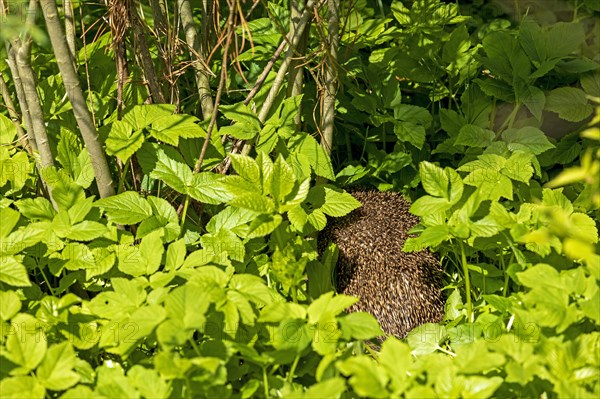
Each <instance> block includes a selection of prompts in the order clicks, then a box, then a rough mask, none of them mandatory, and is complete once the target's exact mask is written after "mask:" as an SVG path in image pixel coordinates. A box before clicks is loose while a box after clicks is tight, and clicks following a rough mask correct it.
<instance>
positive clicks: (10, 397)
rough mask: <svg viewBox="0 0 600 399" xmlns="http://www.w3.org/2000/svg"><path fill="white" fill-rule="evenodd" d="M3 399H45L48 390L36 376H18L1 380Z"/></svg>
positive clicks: (0, 390)
mask: <svg viewBox="0 0 600 399" xmlns="http://www.w3.org/2000/svg"><path fill="white" fill-rule="evenodd" d="M0 392H1V393H2V398H3V399H23V398H27V399H44V397H45V395H46V390H45V389H44V386H43V385H41V384H40V383H39V382H38V380H37V379H36V378H35V377H29V376H18V377H9V378H3V379H2V380H1V381H0Z"/></svg>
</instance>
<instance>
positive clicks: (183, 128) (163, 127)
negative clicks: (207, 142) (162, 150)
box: [150, 114, 206, 147]
mask: <svg viewBox="0 0 600 399" xmlns="http://www.w3.org/2000/svg"><path fill="white" fill-rule="evenodd" d="M196 122H199V119H198V118H196V117H195V116H192V115H185V114H184V115H181V114H175V115H167V116H163V117H161V118H159V119H157V120H155V121H154V122H152V129H150V134H151V135H152V136H154V137H156V139H158V140H160V141H164V142H165V143H168V144H171V145H173V146H175V147H177V146H178V145H179V138H180V137H182V138H197V137H206V131H205V130H204V129H203V128H202V127H200V125H198V124H197V123H196Z"/></svg>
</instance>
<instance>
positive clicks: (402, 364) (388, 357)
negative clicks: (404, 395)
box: [379, 337, 413, 391]
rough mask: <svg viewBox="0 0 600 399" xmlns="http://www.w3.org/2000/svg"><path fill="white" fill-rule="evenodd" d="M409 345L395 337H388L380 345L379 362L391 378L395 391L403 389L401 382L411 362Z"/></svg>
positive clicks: (405, 377)
mask: <svg viewBox="0 0 600 399" xmlns="http://www.w3.org/2000/svg"><path fill="white" fill-rule="evenodd" d="M412 361H413V359H412V356H411V354H410V347H409V346H408V345H407V344H406V343H405V342H402V341H400V340H399V339H397V338H395V337H389V338H388V339H386V340H385V342H384V343H383V344H382V345H381V352H379V363H380V364H381V365H382V366H383V368H384V369H385V371H387V374H388V375H389V376H390V377H391V379H392V386H393V387H395V390H396V391H399V390H401V389H403V388H404V387H403V383H404V381H405V380H406V379H407V377H408V376H407V372H408V369H409V367H410V365H411V364H412Z"/></svg>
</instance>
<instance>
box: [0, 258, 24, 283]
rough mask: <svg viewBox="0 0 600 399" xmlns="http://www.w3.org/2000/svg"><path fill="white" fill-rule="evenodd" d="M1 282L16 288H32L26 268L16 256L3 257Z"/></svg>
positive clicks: (0, 266) (0, 274) (0, 272)
mask: <svg viewBox="0 0 600 399" xmlns="http://www.w3.org/2000/svg"><path fill="white" fill-rule="evenodd" d="M0 281H2V282H3V283H6V284H8V285H12V286H14V287H30V286H31V281H29V275H28V274H27V269H26V268H25V266H24V265H23V264H22V263H21V262H19V261H18V260H17V259H16V258H15V257H14V256H6V255H3V256H2V261H1V262H0Z"/></svg>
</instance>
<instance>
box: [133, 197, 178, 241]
mask: <svg viewBox="0 0 600 399" xmlns="http://www.w3.org/2000/svg"><path fill="white" fill-rule="evenodd" d="M147 199H148V203H149V204H150V206H151V207H152V216H150V217H149V218H147V219H145V220H144V221H143V222H142V223H141V224H140V225H139V226H138V230H137V234H136V237H137V238H142V237H145V236H146V235H148V234H150V233H151V232H153V231H157V230H158V231H162V232H163V241H164V242H165V243H167V242H171V241H173V240H176V239H177V238H178V237H179V233H180V232H181V227H180V226H179V217H178V216H177V211H176V210H175V208H173V206H172V205H171V204H170V203H169V202H168V201H167V200H165V199H162V198H159V197H154V196H152V195H150V196H148V198H147Z"/></svg>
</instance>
